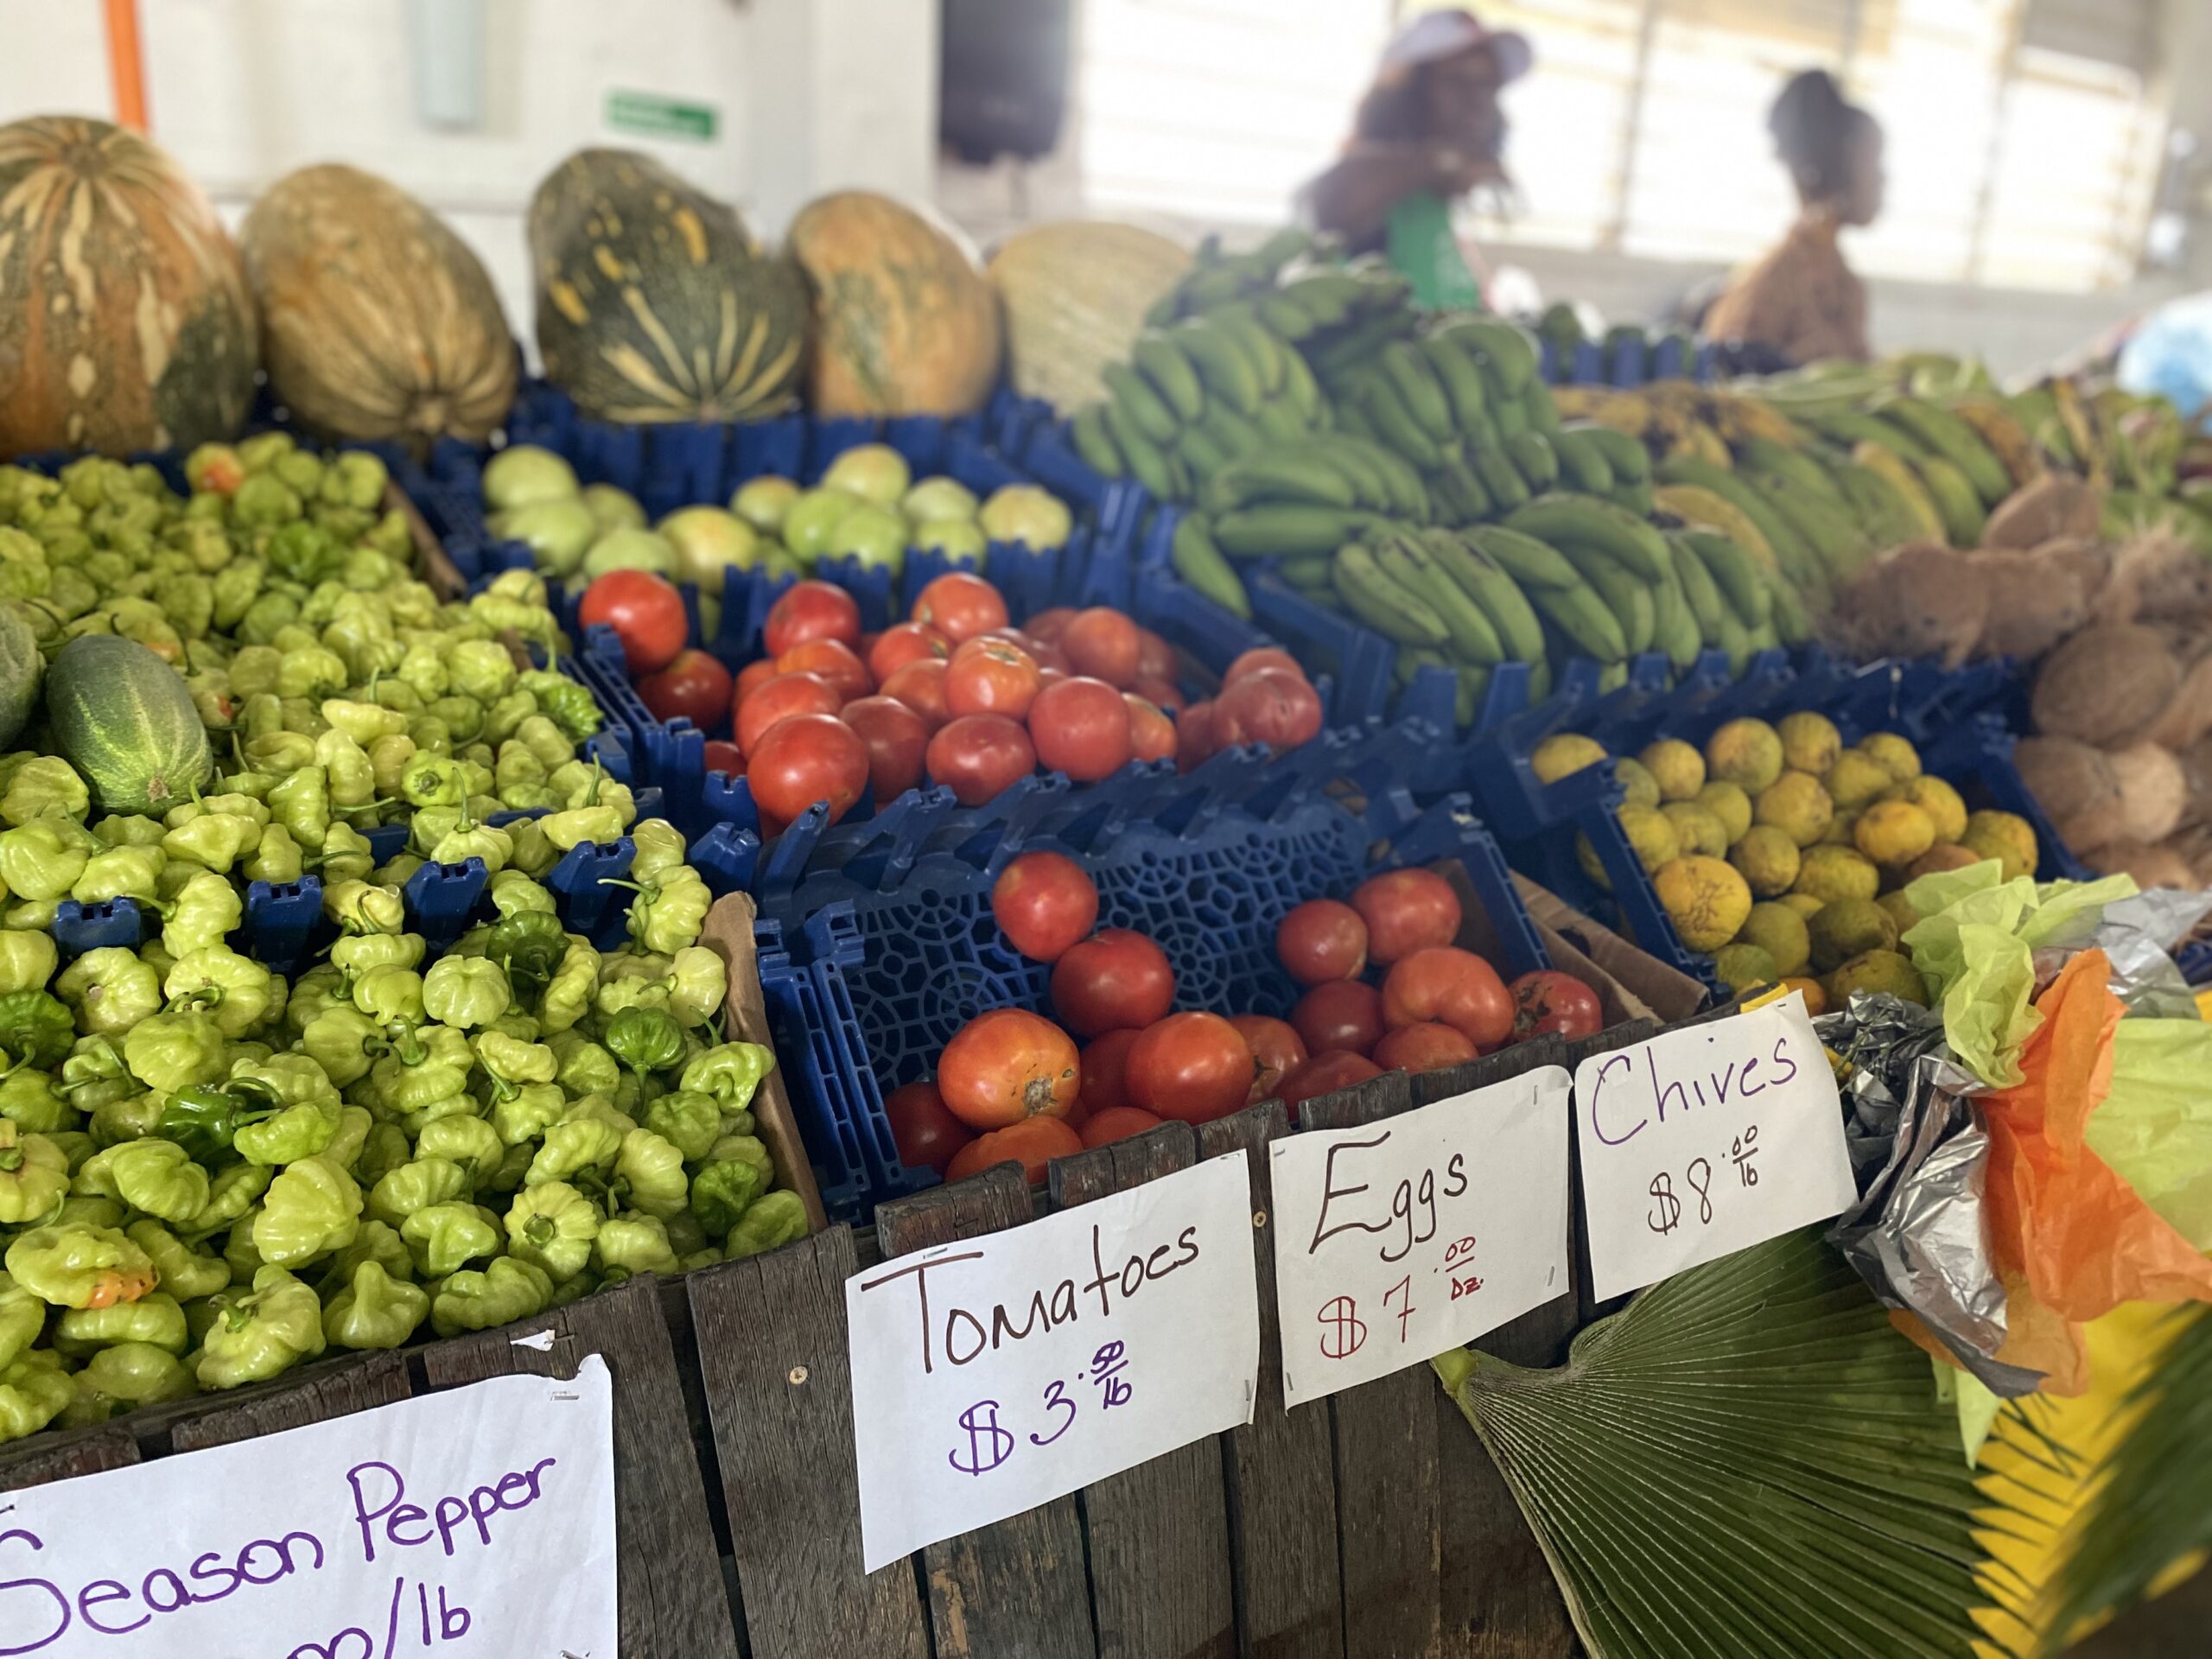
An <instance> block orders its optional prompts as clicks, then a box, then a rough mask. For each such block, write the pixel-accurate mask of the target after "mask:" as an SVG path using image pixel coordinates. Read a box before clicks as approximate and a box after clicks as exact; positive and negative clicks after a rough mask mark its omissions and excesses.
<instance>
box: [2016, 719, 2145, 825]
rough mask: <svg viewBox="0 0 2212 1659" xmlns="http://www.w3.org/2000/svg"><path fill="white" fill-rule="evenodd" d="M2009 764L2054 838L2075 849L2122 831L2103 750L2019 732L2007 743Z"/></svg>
mask: <svg viewBox="0 0 2212 1659" xmlns="http://www.w3.org/2000/svg"><path fill="white" fill-rule="evenodd" d="M2012 764H2013V765H2014V766H2017V767H2018V769H2019V772H2020V781H2021V782H2022V783H2024V784H2025V785H2027V786H2028V791H2029V792H2030V793H2031V794H2032V795H2033V796H2034V797H2035V798H2036V799H2037V800H2038V801H2039V802H2041V803H2042V804H2043V810H2044V811H2045V812H2047V813H2049V814H2050V822H2051V827H2052V828H2053V829H2056V830H2057V831H2058V838H2059V839H2060V840H2061V841H2063V842H2065V843H2066V844H2067V845H2068V846H2069V847H2070V848H2072V849H2074V850H2075V852H2077V853H2081V852H2087V851H2088V849H2091V848H2093V847H2101V846H2103V845H2105V844H2106V843H2107V842H2113V841H2118V840H2120V838H2121V837H2122V836H2125V835H2126V833H2127V825H2128V817H2127V803H2126V798H2125V797H2124V796H2123V795H2122V794H2121V792H2120V779H2119V776H2118V775H2117V774H2116V773H2115V772H2113V765H2112V760H2111V758H2110V757H2109V756H2108V755H2107V754H2106V753H2104V751H2103V750H2101V749H2094V748H2091V747H2089V746H2088V744H2087V743H2082V742H2077V741H2075V739H2073V738H2070V737H2024V738H2022V739H2021V740H2020V741H2019V742H2018V743H2017V744H2015V745H2014V746H2013V748H2012ZM2177 769H2178V768H2177Z"/></svg>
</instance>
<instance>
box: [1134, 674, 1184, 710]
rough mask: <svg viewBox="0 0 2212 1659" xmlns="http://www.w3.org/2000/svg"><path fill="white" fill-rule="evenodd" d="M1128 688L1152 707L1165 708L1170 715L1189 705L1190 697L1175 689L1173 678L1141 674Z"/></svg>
mask: <svg viewBox="0 0 2212 1659" xmlns="http://www.w3.org/2000/svg"><path fill="white" fill-rule="evenodd" d="M1129 690H1132V691H1134V692H1135V693H1136V694H1137V696H1141V697H1142V698H1143V699H1144V700H1145V701H1146V702H1148V703H1151V704H1152V705H1154V707H1155V708H1158V709H1165V710H1166V712H1167V713H1169V714H1171V715H1179V714H1181V713H1182V712H1183V710H1184V709H1186V708H1188V707H1189V706H1190V699H1189V698H1188V697H1185V696H1184V695H1183V694H1182V693H1181V692H1180V691H1178V690H1176V689H1175V683H1174V682H1173V680H1162V679H1154V678H1153V677H1151V676H1150V675H1141V676H1140V677H1138V679H1137V683H1135V685H1133V686H1131V687H1130V688H1129Z"/></svg>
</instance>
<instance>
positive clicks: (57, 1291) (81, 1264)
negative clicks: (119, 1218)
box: [7, 1222, 154, 1307]
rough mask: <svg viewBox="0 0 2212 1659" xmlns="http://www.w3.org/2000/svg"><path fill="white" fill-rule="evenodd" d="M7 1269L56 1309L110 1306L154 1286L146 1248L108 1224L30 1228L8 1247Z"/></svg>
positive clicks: (152, 1268)
mask: <svg viewBox="0 0 2212 1659" xmlns="http://www.w3.org/2000/svg"><path fill="white" fill-rule="evenodd" d="M7 1268H8V1271H9V1272H10V1274H13V1275H14V1277H15V1281H16V1283H17V1284H18V1285H21V1286H22V1287H23V1288H24V1289H25V1290H28V1291H29V1292H30V1293H31V1294H33V1295H34V1296H36V1297H39V1298H41V1300H45V1301H48V1302H51V1303H53V1304H54V1306H56V1307H111V1306H114V1305H115V1304H116V1303H118V1302H135V1301H137V1300H138V1299H139V1298H140V1297H141V1296H143V1295H144V1294H146V1293H147V1292H148V1291H149V1290H151V1289H152V1288H153V1287H154V1264H153V1263H152V1262H150V1261H149V1260H148V1259H147V1256H146V1253H145V1251H143V1250H142V1249H139V1248H138V1247H137V1245H136V1244H133V1243H131V1242H130V1240H129V1239H127V1238H125V1237H124V1236H123V1235H122V1234H121V1233H118V1232H117V1231H116V1230H114V1229H113V1228H110V1227H91V1226H85V1225H81V1224H75V1223H68V1222H56V1223H52V1224H48V1225H47V1226H44V1227H39V1228H35V1229H34V1230H31V1231H29V1232H28V1233H25V1234H23V1235H22V1236H20V1237H18V1238H17V1239H16V1241H15V1243H12V1244H10V1245H9V1247H8V1256H7Z"/></svg>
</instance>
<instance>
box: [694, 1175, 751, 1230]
mask: <svg viewBox="0 0 2212 1659" xmlns="http://www.w3.org/2000/svg"><path fill="white" fill-rule="evenodd" d="M767 1185H768V1178H767V1177H766V1175H764V1174H763V1173H761V1171H760V1166H759V1165H757V1164H753V1163H747V1162H741V1161H738V1160H731V1161H729V1162H727V1163H712V1164H709V1165H708V1166H706V1167H705V1168H703V1169H702V1170H701V1171H700V1172H699V1173H697V1174H696V1175H695V1176H694V1177H692V1179H691V1194H690V1207H691V1213H692V1214H693V1215H695V1216H696V1217H698V1218H699V1224H700V1225H701V1226H702V1227H703V1228H705V1229H706V1230H707V1232H708V1233H709V1235H710V1236H713V1237H715V1238H720V1237H721V1236H723V1235H724V1234H726V1233H728V1231H729V1230H730V1229H731V1228H733V1227H734V1226H735V1225H736V1224H737V1222H738V1217H741V1216H742V1215H743V1214H744V1213H745V1212H746V1211H747V1208H748V1207H749V1206H750V1205H752V1203H753V1200H754V1199H755V1198H759V1197H760V1194H761V1192H763V1191H764V1190H765V1189H766V1186H767Z"/></svg>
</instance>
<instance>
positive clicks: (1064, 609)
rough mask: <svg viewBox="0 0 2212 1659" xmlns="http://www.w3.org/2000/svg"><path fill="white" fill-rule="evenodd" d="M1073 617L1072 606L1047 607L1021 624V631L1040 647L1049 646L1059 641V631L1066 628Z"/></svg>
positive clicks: (1073, 609)
mask: <svg viewBox="0 0 2212 1659" xmlns="http://www.w3.org/2000/svg"><path fill="white" fill-rule="evenodd" d="M1074 616H1075V607H1074V606H1072V605H1053V606H1049V607H1046V609H1044V610H1041V611H1039V612H1038V613H1037V614H1036V615H1034V616H1033V617H1031V618H1030V619H1029V620H1027V622H1025V623H1023V624H1022V625H1021V631H1022V632H1024V633H1026V634H1027V635H1028V636H1029V637H1030V638H1031V639H1034V640H1036V641H1038V642H1039V644H1041V645H1051V644H1053V643H1054V642H1055V641H1057V640H1058V639H1059V637H1060V630H1061V629H1063V628H1065V627H1066V626H1067V625H1068V623H1069V622H1070V621H1071V620H1072V619H1073V618H1074Z"/></svg>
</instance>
